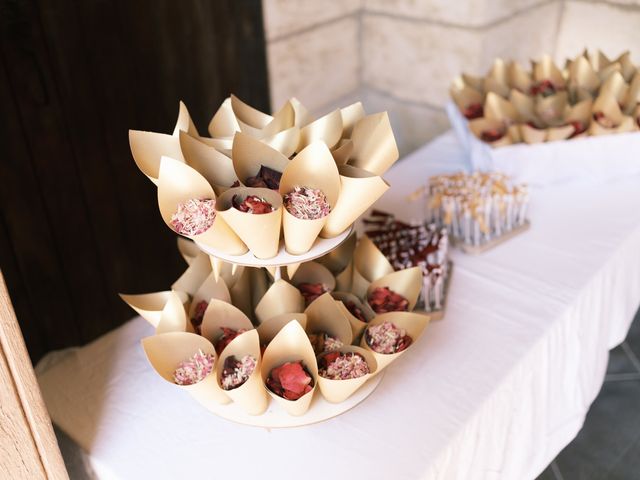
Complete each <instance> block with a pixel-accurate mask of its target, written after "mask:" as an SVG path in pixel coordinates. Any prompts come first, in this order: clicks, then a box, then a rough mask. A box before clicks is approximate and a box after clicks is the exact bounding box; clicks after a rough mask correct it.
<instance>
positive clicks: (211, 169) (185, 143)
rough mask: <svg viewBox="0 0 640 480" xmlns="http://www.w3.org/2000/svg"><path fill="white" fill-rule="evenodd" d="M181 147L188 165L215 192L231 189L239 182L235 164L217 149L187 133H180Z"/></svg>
mask: <svg viewBox="0 0 640 480" xmlns="http://www.w3.org/2000/svg"><path fill="white" fill-rule="evenodd" d="M180 146H181V148H182V153H183V155H184V159H185V161H186V163H187V165H189V166H190V167H192V168H193V169H195V170H196V171H197V172H199V173H200V174H201V175H202V176H203V177H204V178H205V179H206V180H207V181H208V182H209V183H210V184H211V185H212V186H213V188H214V190H217V191H220V190H224V189H227V188H230V187H231V185H233V184H234V183H235V182H236V181H238V177H237V176H236V172H235V170H234V169H233V162H232V161H231V159H230V158H229V157H227V156H226V155H225V154H224V153H221V152H219V151H218V150H217V149H216V148H214V147H212V146H210V145H208V144H206V143H204V142H202V141H200V140H198V139H196V138H193V137H192V136H190V135H188V134H186V133H185V132H180Z"/></svg>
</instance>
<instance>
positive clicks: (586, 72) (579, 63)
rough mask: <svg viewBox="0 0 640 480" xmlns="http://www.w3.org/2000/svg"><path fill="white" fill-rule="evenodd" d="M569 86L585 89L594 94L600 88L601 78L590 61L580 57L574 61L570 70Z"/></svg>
mask: <svg viewBox="0 0 640 480" xmlns="http://www.w3.org/2000/svg"><path fill="white" fill-rule="evenodd" d="M569 86H570V87H574V88H583V89H585V90H587V91H588V92H590V93H594V92H596V91H597V90H598V87H600V78H598V75H597V74H596V72H595V70H594V69H593V67H592V66H591V64H590V63H589V61H588V60H587V59H586V58H585V57H583V56H580V57H578V58H577V59H576V60H574V61H573V62H572V64H571V68H570V69H569Z"/></svg>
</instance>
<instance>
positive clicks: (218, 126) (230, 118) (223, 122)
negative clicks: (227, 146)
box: [208, 97, 240, 138]
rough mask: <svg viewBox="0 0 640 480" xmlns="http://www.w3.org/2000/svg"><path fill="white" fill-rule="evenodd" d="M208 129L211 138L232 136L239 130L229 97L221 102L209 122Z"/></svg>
mask: <svg viewBox="0 0 640 480" xmlns="http://www.w3.org/2000/svg"><path fill="white" fill-rule="evenodd" d="M208 130H209V134H210V135H211V136H212V137H213V138H233V136H234V135H235V133H236V132H239V131H240V124H239V123H238V120H237V119H236V115H235V113H233V108H232V107H231V97H228V98H226V99H225V100H224V102H222V105H220V108H218V110H217V111H216V113H215V114H214V115H213V118H212V119H211V121H210V122H209V127H208Z"/></svg>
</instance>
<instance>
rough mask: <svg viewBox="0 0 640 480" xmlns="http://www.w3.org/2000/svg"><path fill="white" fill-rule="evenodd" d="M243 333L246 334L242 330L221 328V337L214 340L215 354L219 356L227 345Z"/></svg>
mask: <svg viewBox="0 0 640 480" xmlns="http://www.w3.org/2000/svg"><path fill="white" fill-rule="evenodd" d="M244 332H246V330H245V329H244V328H240V329H238V330H234V329H233V328H228V327H222V335H221V336H220V338H218V340H216V343H215V344H214V346H215V348H216V353H217V354H218V355H220V354H221V353H222V351H223V350H224V349H225V347H226V346H227V345H229V344H230V343H231V341H232V340H233V339H234V338H236V337H237V336H238V335H240V334H241V333H244Z"/></svg>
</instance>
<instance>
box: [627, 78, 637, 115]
mask: <svg viewBox="0 0 640 480" xmlns="http://www.w3.org/2000/svg"><path fill="white" fill-rule="evenodd" d="M638 102H640V72H638V73H636V74H635V75H634V76H633V79H632V80H631V83H630V84H629V91H628V93H627V99H626V101H625V108H624V111H625V112H624V113H626V114H627V115H630V114H631V113H632V112H633V111H634V110H635V106H636V105H637V104H638Z"/></svg>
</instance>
